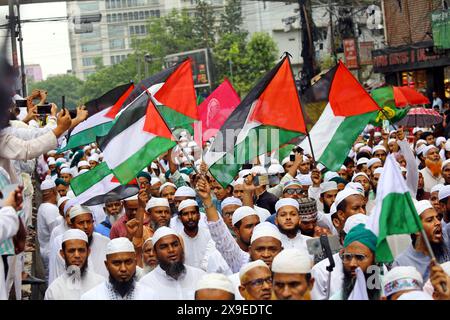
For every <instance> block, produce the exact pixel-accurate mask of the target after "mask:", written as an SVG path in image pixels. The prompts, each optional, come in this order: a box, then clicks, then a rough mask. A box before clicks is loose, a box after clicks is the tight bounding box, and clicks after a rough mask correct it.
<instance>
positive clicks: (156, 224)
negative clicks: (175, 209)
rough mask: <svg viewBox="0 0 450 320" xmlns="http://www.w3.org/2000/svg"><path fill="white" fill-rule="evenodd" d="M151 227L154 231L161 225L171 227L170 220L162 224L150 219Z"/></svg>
mask: <svg viewBox="0 0 450 320" xmlns="http://www.w3.org/2000/svg"><path fill="white" fill-rule="evenodd" d="M149 225H150V228H152V230H153V231H156V230H158V229H159V228H161V227H169V225H170V220H167V223H166V224H165V225H160V224H159V223H158V222H156V221H153V220H150V222H149Z"/></svg>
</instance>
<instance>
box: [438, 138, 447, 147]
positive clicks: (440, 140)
mask: <svg viewBox="0 0 450 320" xmlns="http://www.w3.org/2000/svg"><path fill="white" fill-rule="evenodd" d="M446 141H447V139H445V138H444V137H437V138H436V147H440V146H441V144H442V142H446Z"/></svg>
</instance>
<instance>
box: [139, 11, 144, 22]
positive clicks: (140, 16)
mask: <svg viewBox="0 0 450 320" xmlns="http://www.w3.org/2000/svg"><path fill="white" fill-rule="evenodd" d="M139 19H140V20H144V11H139Z"/></svg>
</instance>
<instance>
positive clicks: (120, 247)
mask: <svg viewBox="0 0 450 320" xmlns="http://www.w3.org/2000/svg"><path fill="white" fill-rule="evenodd" d="M122 252H133V253H134V252H136V251H135V250H134V245H133V243H132V242H131V241H130V240H128V238H125V237H120V238H114V239H112V240H110V241H109V242H108V244H107V245H106V255H110V254H114V253H122Z"/></svg>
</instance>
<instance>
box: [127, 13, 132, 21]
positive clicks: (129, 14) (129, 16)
mask: <svg viewBox="0 0 450 320" xmlns="http://www.w3.org/2000/svg"><path fill="white" fill-rule="evenodd" d="M128 20H129V21H131V20H133V12H128Z"/></svg>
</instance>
